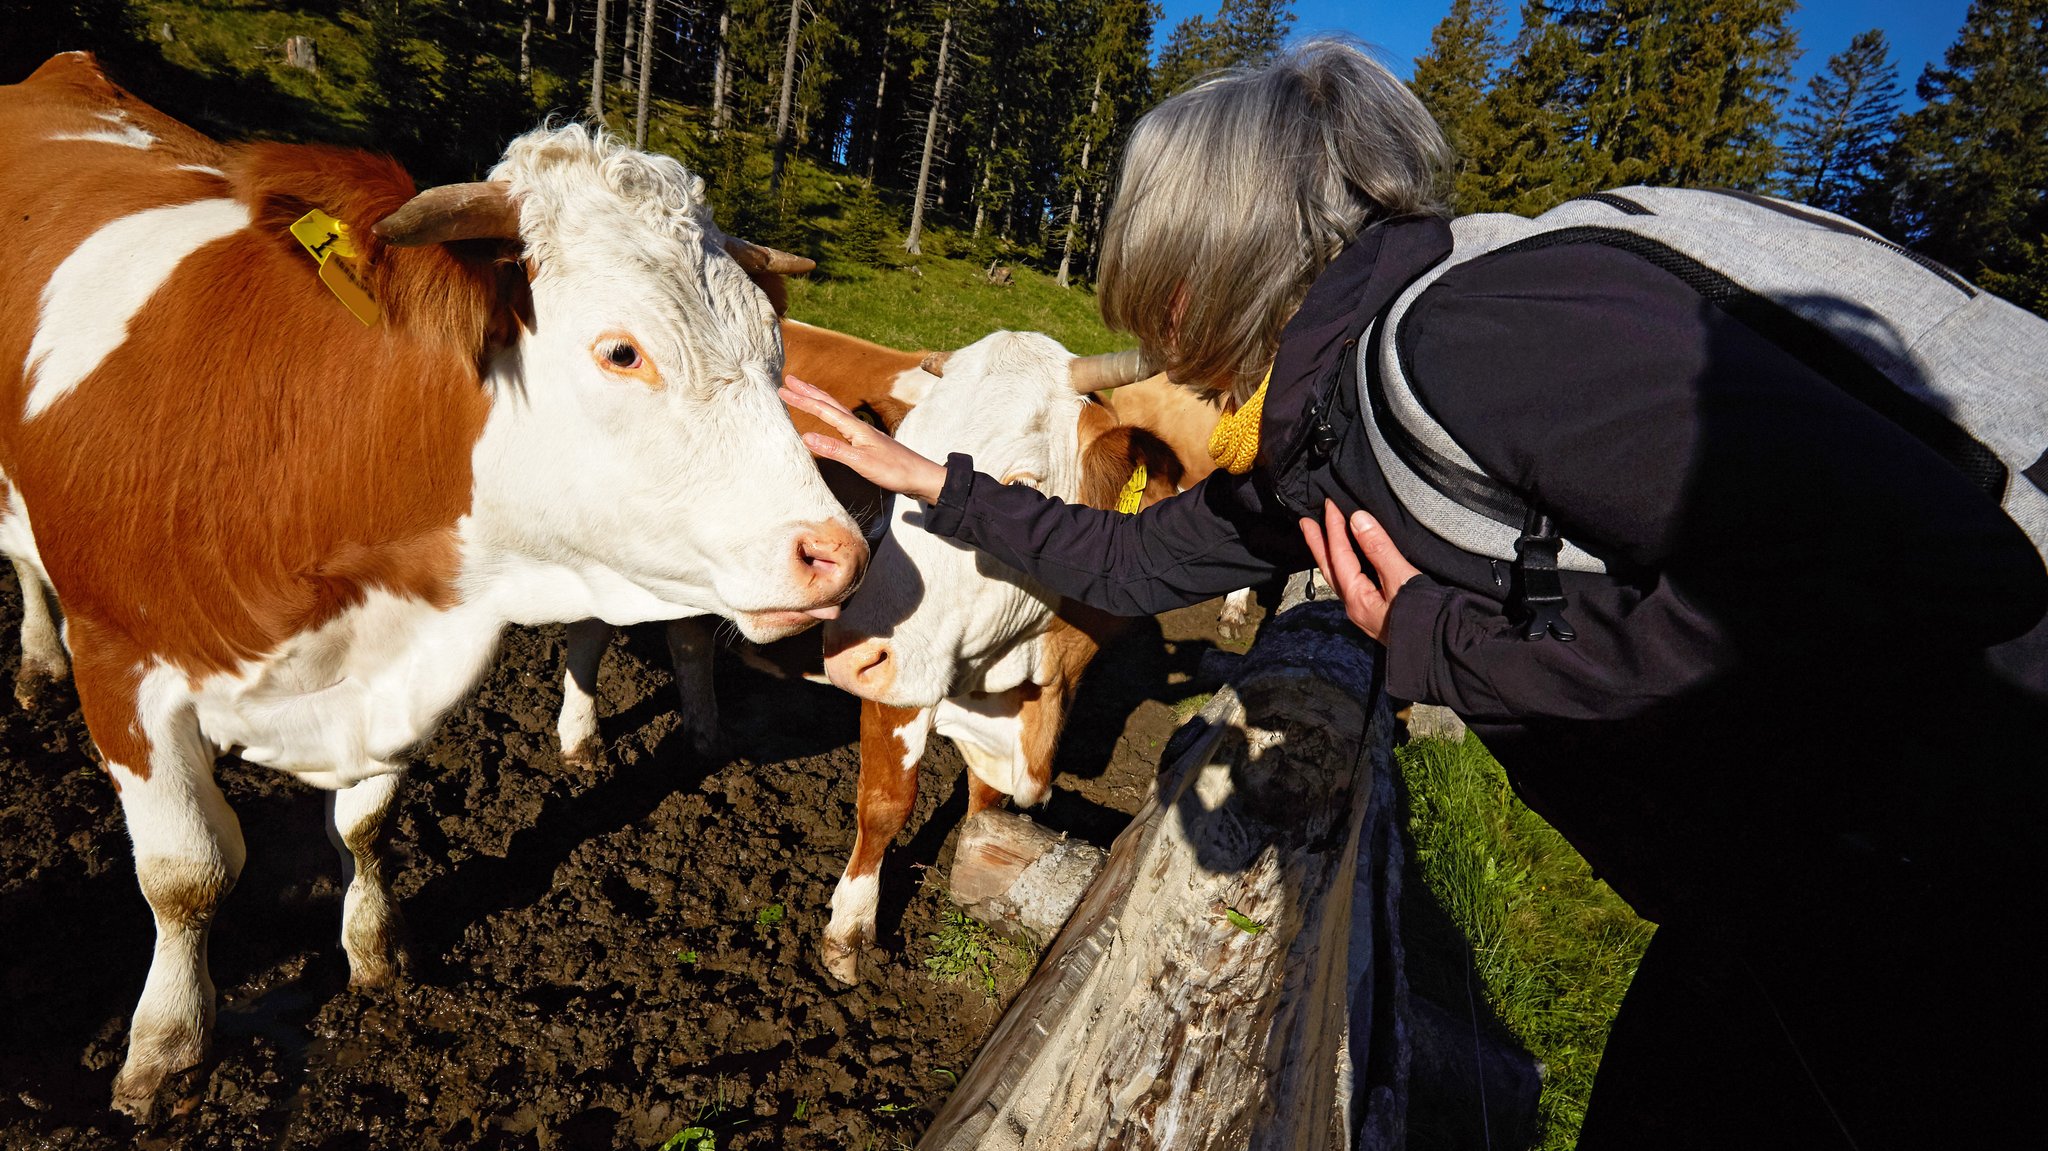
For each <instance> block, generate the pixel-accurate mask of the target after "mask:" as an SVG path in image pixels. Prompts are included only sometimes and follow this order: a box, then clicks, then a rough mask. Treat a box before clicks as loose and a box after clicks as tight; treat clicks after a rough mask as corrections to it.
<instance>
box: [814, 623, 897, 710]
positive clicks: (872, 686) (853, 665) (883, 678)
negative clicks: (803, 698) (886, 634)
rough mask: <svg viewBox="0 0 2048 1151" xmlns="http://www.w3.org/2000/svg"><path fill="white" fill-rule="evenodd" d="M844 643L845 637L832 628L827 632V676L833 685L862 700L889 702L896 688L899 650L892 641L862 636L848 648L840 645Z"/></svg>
mask: <svg viewBox="0 0 2048 1151" xmlns="http://www.w3.org/2000/svg"><path fill="white" fill-rule="evenodd" d="M841 642H844V641H843V639H842V638H841V637H840V636H837V635H834V634H833V630H832V629H828V630H827V631H826V633H825V675H826V676H827V677H828V678H830V679H831V680H832V685H833V686H834V687H837V688H839V689H840V690H841V691H845V692H850V693H852V694H853V695H857V696H859V697H860V698H862V699H868V700H874V701H875V702H877V703H889V702H890V698H889V697H890V694H891V692H892V691H893V690H894V689H895V687H896V671H897V666H898V665H897V661H896V658H895V653H894V652H892V651H890V650H889V641H888V640H886V639H860V640H856V641H855V642H853V643H852V644H850V645H848V646H845V647H839V646H837V645H838V644H839V643H841Z"/></svg>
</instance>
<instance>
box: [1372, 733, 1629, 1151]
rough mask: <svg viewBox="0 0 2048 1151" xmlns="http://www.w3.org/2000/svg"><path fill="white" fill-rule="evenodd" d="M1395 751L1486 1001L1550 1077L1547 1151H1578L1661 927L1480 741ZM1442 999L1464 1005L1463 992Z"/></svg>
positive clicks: (1423, 845)
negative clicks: (1521, 791)
mask: <svg viewBox="0 0 2048 1151" xmlns="http://www.w3.org/2000/svg"><path fill="white" fill-rule="evenodd" d="M1395 756H1396V759H1397V760H1398V761H1399V763H1400V767H1401V772H1402V776H1403V779H1404V781H1405V783H1406V785H1407V790H1408V809H1409V831H1410V833H1411V836H1412V838H1413V841H1414V845H1415V858H1416V863H1417V865H1418V866H1419V868H1420V870H1421V872H1422V879H1423V883H1424V885H1425V886H1426V888H1427V891H1428V893H1429V895H1432V896H1434V897H1435V899H1436V901H1437V903H1438V904H1439V905H1440V906H1441V908H1442V911H1443V912H1444V914H1445V915H1447V916H1448V917H1449V920H1450V922H1451V923H1452V924H1454V925H1455V926H1456V928H1458V929H1459V930H1460V931H1462V933H1463V935H1464V938H1465V940H1468V941H1469V942H1470V946H1471V951H1472V959H1473V962H1474V964H1475V965H1476V967H1477V969H1478V974H1479V977H1480V982H1481V983H1482V984H1483V986H1484V989H1485V995H1486V1001H1487V1004H1488V1005H1489V1006H1490V1007H1491V1008H1492V1009H1493V1011H1494V1013H1495V1014H1496V1015H1497V1016H1498V1018H1499V1021H1500V1023H1501V1024H1503V1025H1504V1026H1505V1027H1506V1028H1507V1029H1508V1030H1509V1031H1510V1032H1512V1033H1513V1034H1514V1035H1515V1037H1516V1038H1518V1039H1520V1040H1521V1041H1522V1043H1523V1044H1524V1045H1525V1046H1526V1047H1528V1049H1529V1051H1530V1052H1531V1053H1532V1054H1534V1055H1535V1056H1536V1058H1537V1059H1538V1060H1540V1061H1542V1062H1543V1064H1544V1065H1545V1066H1546V1068H1547V1070H1548V1075H1547V1078H1546V1080H1545V1082H1544V1086H1543V1095H1542V1098H1541V1101H1540V1103H1539V1104H1538V1108H1539V1112H1540V1121H1541V1130H1540V1134H1539V1136H1538V1141H1537V1143H1536V1146H1537V1147H1538V1148H1542V1149H1545V1151H1552V1149H1558V1151H1562V1149H1564V1148H1569V1147H1572V1146H1573V1145H1574V1144H1576V1142H1577V1141H1578V1133H1579V1126H1580V1124H1581V1123H1582V1122H1583V1121H1584V1119H1585V1114H1586V1099H1587V1096H1588V1094H1589V1093H1590V1092H1591V1090H1592V1086H1593V1074H1594V1072H1595V1071H1596V1070H1597V1069H1598V1068H1599V1065H1600V1051H1601V1048H1602V1047H1603V1046H1604V1045H1605V1043H1606V1040H1607V1027H1608V1024H1609V1023H1611V1022H1612V1021H1613V1018H1614V1012H1615V1010H1616V1009H1617V1008H1618V1007H1619V1006H1620V1004H1621V997H1622V995H1623V993H1624V992H1626V991H1627V990H1628V985H1629V981H1630V980H1631V979H1633V978H1634V977H1635V971H1636V964H1637V963H1638V962H1639V961H1640V960H1641V959H1642V954H1643V949H1644V948H1645V947H1646V946H1648V945H1649V941H1650V935H1651V933H1652V931H1654V930H1655V929H1654V928H1653V927H1652V926H1651V925H1650V924H1648V923H1646V922H1644V921H1643V920H1641V919H1639V918H1637V917H1636V915H1635V913H1634V912H1632V911H1631V910H1629V907H1628V905H1627V904H1626V903H1624V902H1622V899H1621V897H1620V896H1618V895H1616V894H1615V893H1614V891H1613V889H1612V888H1610V887H1608V886H1607V884H1605V883H1603V882H1601V881H1600V880H1598V879H1595V878H1594V877H1593V871H1592V868H1591V867H1589V866H1588V865H1587V863H1586V861H1585V860H1584V859H1583V858H1582V857H1581V856H1580V855H1579V853H1578V852H1577V851H1575V850H1574V849H1573V848H1572V846H1571V845H1570V844H1569V843H1567V842H1565V839H1564V837H1563V836H1561V835H1559V834H1558V833H1557V832H1556V831H1555V830H1553V829H1552V828H1551V827H1550V825H1549V824H1547V823H1545V822H1543V819H1542V817H1541V816H1538V815H1537V814H1536V813H1535V812H1533V811H1530V810H1529V808H1528V807H1526V806H1525V805H1523V803H1522V802H1521V801H1520V800H1519V799H1517V798H1515V795H1514V793H1513V791H1512V790H1511V789H1510V787H1509V785H1508V780H1507V774H1506V772H1505V771H1503V770H1502V769H1501V766H1500V765H1499V764H1498V763H1496V762H1495V761H1494V759H1493V757H1492V756H1491V755H1489V754H1488V753H1487V751H1486V748H1485V747H1484V746H1483V745H1482V744H1481V743H1480V742H1479V740H1478V738H1477V737H1472V736H1468V737H1467V738H1466V739H1465V741H1464V742H1462V743H1452V742H1450V741H1448V740H1441V739H1424V740H1417V741H1415V742H1412V743H1410V744H1408V745H1406V746H1405V747H1402V748H1400V749H1399V750H1398V751H1397V752H1396V753H1395ZM1458 950H1462V947H1459V948H1458ZM1440 954H1441V953H1440ZM1437 966H1438V967H1439V969H1444V965H1441V964H1439V965H1437ZM1463 966H1464V962H1463V959H1462V957H1460V958H1458V959H1456V960H1454V961H1453V963H1451V964H1450V965H1449V967H1448V969H1451V970H1456V969H1461V968H1463ZM1437 997H1438V1001H1439V1002H1443V1003H1462V1002H1463V1001H1464V993H1463V990H1462V989H1461V988H1457V987H1455V985H1454V986H1453V987H1449V988H1446V989H1444V990H1443V991H1442V992H1439V993H1438V996H1437Z"/></svg>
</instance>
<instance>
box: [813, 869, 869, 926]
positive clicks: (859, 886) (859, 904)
mask: <svg viewBox="0 0 2048 1151" xmlns="http://www.w3.org/2000/svg"><path fill="white" fill-rule="evenodd" d="M881 902H882V882H881V880H880V878H878V877H877V876H876V875H875V873H874V872H872V871H871V872H869V873H867V874H866V875H842V876H840V877H839V886H838V887H835V888H833V889H832V921H831V922H830V923H829V924H827V925H826V926H825V934H826V936H828V937H829V938H832V939H839V940H851V939H852V938H853V936H854V935H855V934H856V933H859V934H861V935H863V936H873V935H874V933H875V909H876V908H878V907H880V906H881Z"/></svg>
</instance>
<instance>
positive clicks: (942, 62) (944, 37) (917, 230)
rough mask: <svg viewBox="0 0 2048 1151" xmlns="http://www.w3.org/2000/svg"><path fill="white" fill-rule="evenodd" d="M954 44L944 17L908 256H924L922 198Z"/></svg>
mask: <svg viewBox="0 0 2048 1151" xmlns="http://www.w3.org/2000/svg"><path fill="white" fill-rule="evenodd" d="M952 43H953V17H952V16H950V15H949V16H947V17H946V22H945V23H944V24H943V25H941V26H940V28H939V66H938V74H937V75H936V76H934V77H933V78H932V110H931V112H930V114H929V115H927V116H926V117H925V120H924V158H923V159H922V160H919V161H918V164H917V198H916V199H915V200H913V201H911V205H910V232H909V234H908V235H906V236H904V237H903V250H904V251H906V252H909V253H910V254H911V255H913V256H916V255H921V254H923V251H924V249H923V246H922V244H921V243H920V241H921V240H922V239H923V237H924V194H925V190H926V189H927V188H929V187H930V186H931V178H932V148H933V146H934V145H935V144H937V143H938V139H939V108H940V106H941V105H943V104H944V103H945V102H946V50H947V49H948V48H949V47H951V46H952Z"/></svg>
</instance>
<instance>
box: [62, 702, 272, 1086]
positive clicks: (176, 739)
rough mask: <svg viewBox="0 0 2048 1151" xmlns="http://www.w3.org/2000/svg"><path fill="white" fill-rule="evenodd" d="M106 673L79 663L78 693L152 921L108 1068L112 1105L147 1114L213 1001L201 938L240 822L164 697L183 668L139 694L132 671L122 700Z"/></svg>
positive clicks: (226, 880) (206, 1030)
mask: <svg viewBox="0 0 2048 1151" xmlns="http://www.w3.org/2000/svg"><path fill="white" fill-rule="evenodd" d="M130 666H131V667H132V665H130ZM129 675H131V676H132V672H131V673H129ZM159 677H163V680H168V681H173V682H162V681H160V680H159ZM111 678H112V677H107V676H101V675H97V674H89V673H88V672H87V670H86V669H85V668H84V667H83V666H81V669H80V676H79V695H80V702H81V703H84V704H85V706H86V718H87V723H88V726H90V728H91V729H92V732H93V738H94V741H95V742H96V743H98V745H99V747H100V750H101V753H102V754H103V756H104V757H105V759H106V761H107V773H108V774H109V775H110V776H112V777H113V780H114V783H115V786H116V787H117V788H119V790H120V795H121V811H122V814H123V816H124V817H125V818H126V820H127V824H128V838H129V839H130V840H131V841H132V842H133V843H134V845H135V878H136V880H137V882H138V883H139V884H140V885H141V887H142V895H143V898H144V899H146V900H148V901H149V910H150V913H151V914H152V915H153V916H154V917H155V919H156V952H155V955H154V956H153V957H152V958H151V960H150V964H149V976H148V978H146V979H145V980H144V981H143V985H142V998H141V999H140V1000H139V1001H138V1002H137V1003H136V1005H135V1016H134V1019H133V1021H132V1022H131V1023H130V1025H129V1028H128V1058H127V1061H126V1062H124V1063H123V1064H122V1065H121V1073H120V1074H119V1075H117V1076H116V1077H115V1078H114V1106H115V1107H116V1108H117V1109H119V1110H121V1111H124V1112H126V1113H128V1114H129V1115H132V1116H134V1117H135V1118H136V1120H137V1121H141V1122H146V1121H148V1119H149V1117H150V1113H151V1111H152V1109H153V1106H154V1103H155V1100H156V1094H157V1092H158V1090H159V1089H160V1088H161V1087H162V1086H163V1083H164V1079H165V1077H166V1076H168V1075H170V1074H172V1073H174V1072H177V1071H182V1070H184V1069H185V1068H187V1067H191V1066H193V1065H195V1064H197V1063H198V1062H199V1060H200V1059H201V1058H202V1057H203V1056H204V1055H205V1053H206V1044H207V1040H208V1038H209V1036H210V1034H211V1032H212V1030H213V999H214V991H213V980H212V978H211V977H210V976H209V975H208V974H207V970H206V937H207V932H208V930H209V928H210V927H211V925H212V923H213V915H214V910H215V908H216V907H218V906H219V904H220V900H221V897H222V896H224V895H226V894H227V893H228V891H229V890H231V889H232V888H233V887H234V885H235V879H236V878H237V877H238V876H239V875H241V872H242V860H243V858H244V849H243V845H242V828H241V824H240V823H239V822H237V821H236V819H235V813H234V812H233V811H232V810H231V809H229V807H228V803H227V800H226V798H224V797H223V796H222V795H221V793H220V788H219V786H218V785H216V784H215V783H214V779H213V759H214V753H213V747H212V745H211V744H209V743H207V742H206V740H205V738H204V737H203V736H202V735H201V734H200V731H199V722H198V719H197V717H196V716H195V715H194V713H193V710H192V707H191V705H190V704H189V702H186V701H183V700H179V699H177V698H176V697H175V694H174V693H175V692H176V690H177V685H178V684H179V683H182V681H183V677H182V675H179V674H177V673H173V672H170V671H168V670H157V671H153V672H150V673H148V674H147V675H145V676H144V678H143V683H142V685H141V687H140V690H139V692H138V691H137V689H136V688H135V687H134V686H132V683H133V681H132V678H131V679H130V681H129V686H128V688H127V693H126V699H125V701H124V700H120V699H119V698H118V695H117V694H116V693H118V692H119V685H117V684H112V683H110V682H109V680H110V679H111ZM138 695H139V697H140V699H139V701H138V698H137V697H138ZM109 696H114V698H109ZM138 702H139V703H140V706H138ZM124 713H125V714H124ZM116 722H118V723H119V725H120V726H119V727H110V724H112V723H116ZM103 733H104V734H103ZM138 735H139V736H140V738H138ZM138 760H139V762H138Z"/></svg>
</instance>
